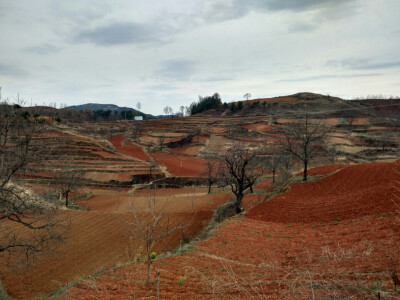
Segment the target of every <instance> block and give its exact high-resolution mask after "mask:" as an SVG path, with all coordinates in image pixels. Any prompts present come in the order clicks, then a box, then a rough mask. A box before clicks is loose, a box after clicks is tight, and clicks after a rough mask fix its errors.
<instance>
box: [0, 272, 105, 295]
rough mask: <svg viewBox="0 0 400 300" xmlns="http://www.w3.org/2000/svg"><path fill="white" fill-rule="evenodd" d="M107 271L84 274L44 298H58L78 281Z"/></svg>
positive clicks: (92, 277)
mask: <svg viewBox="0 0 400 300" xmlns="http://www.w3.org/2000/svg"><path fill="white" fill-rule="evenodd" d="M108 271H109V270H108V269H103V270H100V271H98V272H96V273H94V274H92V275H89V276H85V277H83V278H80V279H78V280H76V281H74V282H71V283H69V284H67V285H66V286H63V287H62V288H60V289H58V290H57V291H55V292H53V293H51V294H50V295H49V296H47V297H46V299H51V298H60V297H62V296H65V292H66V291H67V290H68V289H70V288H72V287H74V286H75V285H77V284H78V283H80V282H83V281H87V280H90V279H94V278H96V277H98V276H100V275H103V274H104V273H106V272H108ZM1 299H3V298H1Z"/></svg>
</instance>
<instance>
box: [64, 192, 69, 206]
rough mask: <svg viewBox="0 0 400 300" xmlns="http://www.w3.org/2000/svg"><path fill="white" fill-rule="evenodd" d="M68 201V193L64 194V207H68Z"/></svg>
mask: <svg viewBox="0 0 400 300" xmlns="http://www.w3.org/2000/svg"><path fill="white" fill-rule="evenodd" d="M68 205H69V201H68V193H66V194H65V207H68Z"/></svg>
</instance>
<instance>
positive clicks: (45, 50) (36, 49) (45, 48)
mask: <svg viewBox="0 0 400 300" xmlns="http://www.w3.org/2000/svg"><path fill="white" fill-rule="evenodd" d="M24 51H26V52H30V53H35V54H39V55H47V54H52V53H58V52H60V51H61V48H60V47H56V46H54V45H51V44H48V43H45V44H41V45H38V46H33V47H27V48H24Z"/></svg>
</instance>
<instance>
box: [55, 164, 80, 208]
mask: <svg viewBox="0 0 400 300" xmlns="http://www.w3.org/2000/svg"><path fill="white" fill-rule="evenodd" d="M82 175H83V174H82V172H81V171H80V170H78V169H67V170H65V171H62V172H61V173H60V174H58V176H59V177H58V178H57V179H56V183H57V185H58V187H59V188H58V189H59V191H60V194H61V196H62V197H63V198H64V200H65V207H68V206H69V196H70V194H71V193H72V192H77V191H78V190H79V188H80V187H81V186H82Z"/></svg>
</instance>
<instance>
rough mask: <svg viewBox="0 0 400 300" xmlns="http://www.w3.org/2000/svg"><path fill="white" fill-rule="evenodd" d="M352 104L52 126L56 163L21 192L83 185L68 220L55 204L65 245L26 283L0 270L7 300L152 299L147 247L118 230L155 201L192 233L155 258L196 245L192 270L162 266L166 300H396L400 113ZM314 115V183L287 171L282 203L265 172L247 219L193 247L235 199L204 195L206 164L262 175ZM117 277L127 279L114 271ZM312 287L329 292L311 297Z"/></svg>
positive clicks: (28, 270) (306, 100) (226, 191)
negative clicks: (247, 154)
mask: <svg viewBox="0 0 400 300" xmlns="http://www.w3.org/2000/svg"><path fill="white" fill-rule="evenodd" d="M261 100H263V101H264V102H261ZM257 101H259V103H258V104H257V105H253V104H251V103H257ZM357 101H359V102H351V105H352V106H349V104H347V101H345V100H342V99H337V98H331V97H328V96H322V95H315V94H304V93H302V94H296V95H292V96H287V97H277V98H266V99H256V100H250V101H249V103H250V105H244V107H243V109H242V111H238V112H234V113H232V112H228V111H225V112H224V111H218V109H214V110H212V111H209V112H203V113H201V114H197V115H194V116H190V117H184V118H168V119H152V120H147V121H144V122H135V121H129V120H114V121H105V120H102V121H101V122H96V121H82V120H79V119H78V120H75V121H71V120H66V119H63V120H61V122H58V121H57V122H56V121H54V119H53V118H52V117H49V118H47V119H46V121H47V122H45V123H43V125H44V126H45V128H46V131H45V133H44V134H42V135H40V137H38V138H37V140H38V141H40V142H42V143H45V144H50V145H55V148H54V149H55V150H56V151H53V152H51V153H50V154H51V155H49V157H47V159H46V160H45V161H42V162H41V163H40V164H31V165H30V166H29V168H28V170H29V172H25V170H24V171H21V172H19V173H18V174H17V175H16V176H15V180H17V181H18V184H20V185H21V186H27V187H29V189H30V190H32V191H34V192H36V193H38V194H41V195H42V194H43V195H46V194H48V193H59V188H60V184H61V183H62V179H65V178H68V174H70V173H73V172H76V171H78V172H79V176H80V177H79V185H78V186H77V187H76V189H75V190H73V192H71V195H70V202H71V205H70V206H68V207H66V206H65V203H64V202H63V197H62V196H59V195H58V194H57V195H58V196H59V197H57V202H56V205H57V206H58V207H59V213H60V216H64V217H65V220H71V224H70V226H69V229H68V231H67V237H68V239H67V240H66V242H65V243H64V244H61V245H59V246H58V247H59V248H57V251H55V252H53V253H43V254H39V255H38V256H37V258H36V260H35V264H33V265H31V266H27V267H24V268H22V269H21V270H18V271H16V270H15V269H12V268H11V269H10V268H8V267H7V266H6V265H2V266H1V267H0V278H1V281H2V285H3V286H4V289H5V290H6V291H7V293H8V294H10V295H11V296H13V297H15V298H16V299H37V298H40V297H46V296H48V295H50V294H52V293H53V292H55V291H56V290H59V289H60V288H63V287H66V286H68V287H71V286H72V288H71V289H69V290H67V291H66V292H59V293H58V294H57V295H58V296H59V297H62V298H70V299H71V298H72V299H86V298H122V299H124V298H128V299H129V298H135V297H148V296H152V297H153V296H154V294H155V289H154V285H150V287H146V286H145V285H144V284H142V282H143V279H142V277H143V270H144V268H145V266H144V264H143V262H140V261H141V258H143V255H144V250H143V249H144V248H143V247H144V246H143V245H142V244H140V243H139V242H138V241H137V240H135V239H132V237H131V238H128V236H127V235H126V232H127V228H126V226H124V223H123V220H124V219H125V218H126V217H128V218H129V216H130V217H132V215H131V209H132V205H133V203H134V205H137V207H136V209H137V212H138V213H139V214H141V216H142V217H143V218H145V219H146V218H151V217H150V215H149V214H148V212H146V207H147V204H148V202H149V200H152V199H154V201H156V202H157V203H159V204H158V205H159V206H161V207H164V205H165V209H166V210H165V216H166V218H167V220H168V222H167V221H166V222H165V223H163V225H162V226H165V227H162V226H161V227H160V230H162V229H163V228H164V229H165V228H170V227H169V226H170V225H173V224H176V223H174V222H179V221H188V220H190V225H189V226H187V227H185V228H184V229H183V230H180V231H177V232H175V233H174V234H172V235H171V236H169V237H168V238H167V239H165V240H161V241H159V242H157V243H155V244H154V248H152V251H156V252H157V253H158V254H160V253H167V252H169V251H174V249H175V251H176V252H175V253H180V252H183V250H182V251H180V250H179V249H185V248H184V247H186V246H184V245H183V243H186V242H188V241H191V240H193V242H192V243H193V244H191V246H190V247H189V249H191V250H190V251H189V252H186V253H185V254H184V255H183V256H182V255H178V256H171V257H167V258H162V259H157V260H155V265H156V267H157V268H158V269H159V270H160V272H161V282H162V283H161V295H162V298H165V297H166V298H172V299H182V298H194V299H196V298H199V299H204V298H205V299H208V298H214V297H220V298H222V299H225V298H230V297H238V298H243V299H245V298H246V291H250V290H251V291H252V292H251V293H253V292H255V290H253V288H256V291H257V293H267V294H268V295H270V294H272V295H273V297H275V298H276V297H278V298H287V299H291V298H296V297H298V298H307V296H304V295H312V293H323V292H324V291H325V292H327V293H328V291H331V289H330V287H332V290H334V291H339V290H340V293H344V290H346V291H350V290H351V291H353V292H354V293H356V291H355V290H354V289H356V287H357V288H358V287H360V288H362V291H361V290H360V293H361V292H362V293H366V291H368V292H370V293H373V292H374V289H373V288H372V286H376V284H377V283H376V282H381V283H380V286H379V290H380V291H381V292H382V293H386V294H387V295H393V293H391V292H390V291H389V289H390V284H391V281H390V280H391V279H390V277H388V275H387V274H388V273H387V272H388V267H387V260H386V258H385V257H386V256H385V255H389V254H387V253H385V252H384V251H389V250H390V251H392V250H393V247H394V246H395V245H397V244H398V239H399V229H398V221H397V220H396V215H397V207H396V206H395V205H394V203H393V200H395V201H396V199H397V198H396V197H397V196H396V195H397V194H396V193H397V191H398V190H397V189H396V187H395V186H393V182H396V180H398V172H397V171H396V170H397V169H398V163H395V161H398V159H399V147H398V145H399V136H398V125H399V124H398V121H397V120H398V114H397V113H398V110H396V108H397V102H396V101H397V100H396V101H394V100H379V101H382V102H378V100H376V101H375V100H357ZM364 101H366V102H364ZM385 101H389V102H385ZM260 103H266V104H265V105H264V104H260ZM360 103H361V104H360ZM305 107H306V108H307V109H305ZM264 109H265V110H266V112H265V113H262V111H263V110H264ZM267 109H270V110H267ZM246 110H247V112H246ZM306 110H307V111H308V112H309V121H310V124H321V126H324V127H327V128H329V133H328V135H327V136H326V139H325V140H324V142H323V143H322V144H321V145H320V146H319V147H318V149H317V151H316V153H315V156H313V158H312V160H311V162H310V168H311V169H310V171H309V175H310V182H308V183H299V181H300V180H301V178H300V177H299V176H300V175H299V174H298V173H299V172H300V171H301V170H302V165H301V163H299V161H296V160H292V161H291V162H290V166H289V171H288V172H289V173H290V182H291V183H292V184H291V185H289V186H288V187H287V188H282V189H281V190H277V191H275V190H274V189H275V186H274V185H272V183H271V182H272V172H271V170H270V169H264V168H265V167H264V166H262V167H261V168H263V169H262V171H263V173H262V174H261V175H260V177H259V178H257V182H256V183H255V185H254V191H253V192H252V193H251V192H250V191H247V192H246V194H245V197H244V200H243V207H244V213H243V214H241V215H239V216H238V217H233V218H232V219H229V220H227V221H226V222H224V223H223V224H222V225H220V226H217V227H216V229H215V230H216V231H215V233H214V234H212V236H211V237H210V238H208V239H206V240H203V241H200V242H198V243H195V242H197V239H196V237H197V236H198V235H199V234H200V233H201V232H202V230H203V229H204V228H205V227H207V225H208V224H209V222H210V220H211V219H212V217H213V213H214V211H215V210H216V209H217V208H218V207H219V206H221V205H222V204H225V203H227V202H228V201H229V200H230V199H232V198H233V194H232V191H231V189H230V188H227V187H226V188H223V187H218V186H216V185H214V186H213V187H212V191H211V193H208V187H207V179H208V175H207V169H208V166H209V163H211V164H215V163H216V162H218V161H219V159H221V158H222V157H223V155H224V154H226V153H229V152H230V151H231V149H232V146H234V145H236V144H239V143H240V144H242V145H244V147H246V148H247V149H255V150H257V155H258V158H259V160H258V162H260V163H262V161H263V160H266V159H268V158H269V157H271V156H273V155H274V154H277V153H280V151H282V150H281V147H282V139H283V138H284V135H283V132H284V130H285V128H286V126H288V124H298V122H300V121H301V120H302V119H301V117H299V114H300V113H303V112H305V111H306ZM57 111H58V110H55V109H51V112H52V113H54V112H57ZM58 112H59V111H58ZM353 113H354V114H353ZM389 115H390V117H388V116H389ZM53 121H54V122H53ZM257 168H258V166H257ZM327 175H328V176H327ZM277 176H280V175H279V172H278V174H277ZM326 176H327V177H326ZM278 192H281V194H278V195H276V196H275V197H272V196H273V195H275V193H278ZM271 197H272V199H270V198H271ZM146 220H147V219H146ZM169 220H171V222H169ZM0 222H1V223H0V225H9V223H7V222H8V221H7V220H0ZM21 234H23V232H22V233H21ZM176 249H178V250H176ZM391 253H398V252H395V251H394V250H393V251H392V252H391ZM390 255H391V254H390ZM0 258H4V257H2V256H0ZM390 258H391V259H392V256H390ZM393 259H394V260H397V259H398V257H397V256H396V257H393ZM135 262H137V263H135ZM121 265H131V266H125V267H121V268H116V269H113V268H114V267H116V266H121ZM326 268H327V269H326ZM307 272H309V273H307ZM100 273H104V274H103V275H102V276H99V277H98V278H96V279H95V278H92V279H90V280H86V279H85V280H83V279H84V278H88V276H91V275H93V274H100ZM152 274H153V273H152ZM323 274H326V276H325V275H323ZM360 274H361V275H360ZM366 274H367V275H366ZM153 275H154V274H153ZM153 275H152V276H153ZM306 275H307V276H306ZM309 275H311V276H312V280H313V282H314V280H316V282H317V284H318V286H323V287H324V288H321V289H314V290H310V289H309V288H308V287H309V286H311V285H310V284H309V280H310V278H309ZM232 276H233V277H232ZM178 278H179V279H178ZM232 278H238V280H239V281H237V282H236V283H235V282H233V281H232ZM343 278H344V279H345V280H344V281H343ZM153 279H154V278H153ZM153 279H152V280H153ZM81 280H83V282H80V281H81ZM182 281H183V282H182ZM77 282H80V283H77ZM178 282H179V283H178ZM293 282H295V284H293ZM250 283H254V285H252V284H250ZM238 284H239V285H240V286H242V287H243V286H244V287H245V288H244V289H240V288H239V289H238ZM341 284H342V285H341ZM343 287H344V288H343ZM376 289H377V288H375V290H376ZM243 293H244V294H243ZM338 293H339V292H338ZM294 295H295V296H294ZM302 295H303V296H304V297H302ZM340 295H345V294H340ZM346 295H347V294H346ZM362 295H365V294H362ZM247 296H248V295H247ZM321 297H322V296H321ZM247 298H248V297H247ZM339 298H340V297H339ZM361 298H364V297H361ZM389 299H390V298H389Z"/></svg>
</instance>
